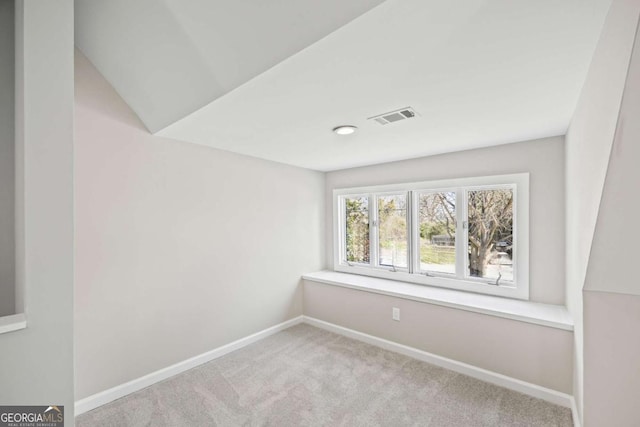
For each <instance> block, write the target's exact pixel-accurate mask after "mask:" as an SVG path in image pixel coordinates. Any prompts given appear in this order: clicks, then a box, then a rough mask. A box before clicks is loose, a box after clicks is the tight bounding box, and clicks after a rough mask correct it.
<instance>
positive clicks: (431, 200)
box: [418, 192, 456, 274]
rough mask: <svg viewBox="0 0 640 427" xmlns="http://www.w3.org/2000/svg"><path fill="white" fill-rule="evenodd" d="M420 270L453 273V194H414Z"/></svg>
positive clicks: (454, 254) (454, 245)
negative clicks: (416, 195) (416, 209)
mask: <svg viewBox="0 0 640 427" xmlns="http://www.w3.org/2000/svg"><path fill="white" fill-rule="evenodd" d="M418 217H419V221H420V223H419V227H420V228H419V233H420V270H421V271H426V272H434V273H448V274H455V272H456V193H455V192H441V193H421V194H420V195H419V197H418Z"/></svg>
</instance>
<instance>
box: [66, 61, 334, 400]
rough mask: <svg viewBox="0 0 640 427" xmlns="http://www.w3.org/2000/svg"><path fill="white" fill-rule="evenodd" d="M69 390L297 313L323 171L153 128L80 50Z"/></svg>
mask: <svg viewBox="0 0 640 427" xmlns="http://www.w3.org/2000/svg"><path fill="white" fill-rule="evenodd" d="M75 171H76V184H75V186H76V187H75V188H76V210H75V214H76V245H77V247H76V304H75V320H76V329H75V338H76V339H75V344H76V376H77V382H76V391H77V392H76V398H77V399H82V398H85V397H87V396H90V395H92V394H95V393H97V392H100V391H103V390H105V389H108V388H111V387H114V386H117V385H120V384H122V383H125V382H127V381H130V380H133V379H135V378H138V377H141V376H143V375H145V374H148V373H150V372H153V371H156V370H158V369H161V368H165V367H167V366H169V365H171V364H174V363H177V362H181V361H184V360H185V359H188V358H190V357H193V356H196V355H199V354H202V353H204V352H207V351H209V350H213V349H215V348H217V347H220V346H222V345H224V344H227V343H229V342H232V341H234V340H237V339H239V338H244V337H246V336H248V335H251V334H253V333H255V332H258V331H261V330H263V329H266V328H268V327H270V326H273V325H276V324H278V323H280V322H283V321H285V320H288V319H291V318H293V317H296V316H299V315H301V314H302V286H301V281H300V277H301V275H302V274H304V273H307V272H310V271H316V270H319V269H321V268H322V267H323V266H324V216H323V215H324V176H323V174H322V173H319V172H313V171H309V170H304V169H300V168H295V167H291V166H285V165H282V164H278V163H274V162H268V161H264V160H260V159H256V158H251V157H246V156H241V155H237V154H232V153H229V152H224V151H220V150H215V149H211V148H207V147H204V146H200V145H195V144H190V143H184V142H181V141H175V140H171V139H168V138H161V137H157V136H153V135H150V134H149V133H148V132H147V131H146V130H145V128H144V126H143V124H142V123H141V122H140V120H139V119H138V118H137V117H136V115H135V114H134V113H133V112H132V111H131V110H130V108H129V107H128V106H127V105H126V104H125V102H124V101H123V100H122V99H121V98H120V97H119V96H118V95H117V94H116V92H115V91H114V89H113V88H112V87H111V86H110V85H109V84H108V83H107V82H106V80H105V79H104V78H103V77H102V76H101V75H100V74H99V73H98V72H97V70H96V69H95V68H94V67H93V66H92V65H91V63H90V62H89V61H88V60H87V59H86V58H85V57H84V56H82V54H81V53H79V52H77V53H76V165H75Z"/></svg>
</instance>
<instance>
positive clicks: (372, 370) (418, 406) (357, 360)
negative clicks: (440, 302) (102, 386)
mask: <svg viewBox="0 0 640 427" xmlns="http://www.w3.org/2000/svg"><path fill="white" fill-rule="evenodd" d="M76 426H78V427H101V426H117V427H126V426H154V427H155V426H167V427H179V426H189V427H192V426H452V427H453V426H455V427H466V426H491V427H494V426H558V427H560V426H567V427H570V426H573V422H572V419H571V411H570V410H568V409H566V408H562V407H560V406H556V405H553V404H550V403H547V402H545V401H542V400H540V399H534V398H532V397H529V396H526V395H524V394H520V393H517V392H514V391H511V390H507V389H505V388H501V387H497V386H494V385H491V384H488V383H485V382H482V381H479V380H476V379H474V378H471V377H468V376H465V375H462V374H458V373H455V372H452V371H449V370H446V369H442V368H439V367H436V366H433V365H430V364H428V363H424V362H420V361H418V360H415V359H411V358H409V357H406V356H403V355H400V354H397V353H393V352H390V351H386V350H382V349H380V348H378V347H374V346H372V345H368V344H364V343H362V342H359V341H355V340H352V339H349V338H345V337H343V336H340V335H336V334H333V333H331V332H327V331H324V330H322V329H318V328H315V327H313V326H309V325H305V324H301V325H297V326H293V327H291V328H289V329H287V330H284V331H282V332H279V333H277V334H275V335H272V336H270V337H268V338H265V339H263V340H261V341H259V342H257V343H255V344H252V345H250V346H247V347H245V348H243V349H240V350H238V351H235V352H233V353H230V354H228V355H226V356H224V357H221V358H219V359H216V360H213V361H211V362H209V363H206V364H204V365H201V366H199V367H197V368H194V369H191V370H189V371H187V372H184V373H182V374H180V375H177V376H175V377H172V378H170V379H168V380H166V381H163V382H161V383H158V384H155V385H153V386H151V387H148V388H146V389H144V390H141V391H139V392H137V393H133V394H130V395H128V396H126V397H123V398H121V399H118V400H116V401H114V402H112V403H109V404H107V405H104V406H102V407H100V408H97V409H95V410H93V411H90V412H87V413H85V414H83V415H80V416H78V417H77V418H76Z"/></svg>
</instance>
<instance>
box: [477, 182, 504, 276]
mask: <svg viewBox="0 0 640 427" xmlns="http://www.w3.org/2000/svg"><path fill="white" fill-rule="evenodd" d="M467 200H468V206H467V215H468V232H467V236H468V241H469V268H468V272H467V273H468V275H469V276H471V277H482V278H488V279H492V280H499V281H513V190H512V189H510V188H501V189H492V190H473V191H468V192H467Z"/></svg>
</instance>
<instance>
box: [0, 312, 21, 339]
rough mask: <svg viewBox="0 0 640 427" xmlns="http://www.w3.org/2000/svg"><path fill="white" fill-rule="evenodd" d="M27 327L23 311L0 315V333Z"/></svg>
mask: <svg viewBox="0 0 640 427" xmlns="http://www.w3.org/2000/svg"><path fill="white" fill-rule="evenodd" d="M26 327H27V317H26V316H25V315H24V313H19V314H12V315H11V316H3V317H0V334H6V333H9V332H13V331H19V330H20V329H25V328H26Z"/></svg>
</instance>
